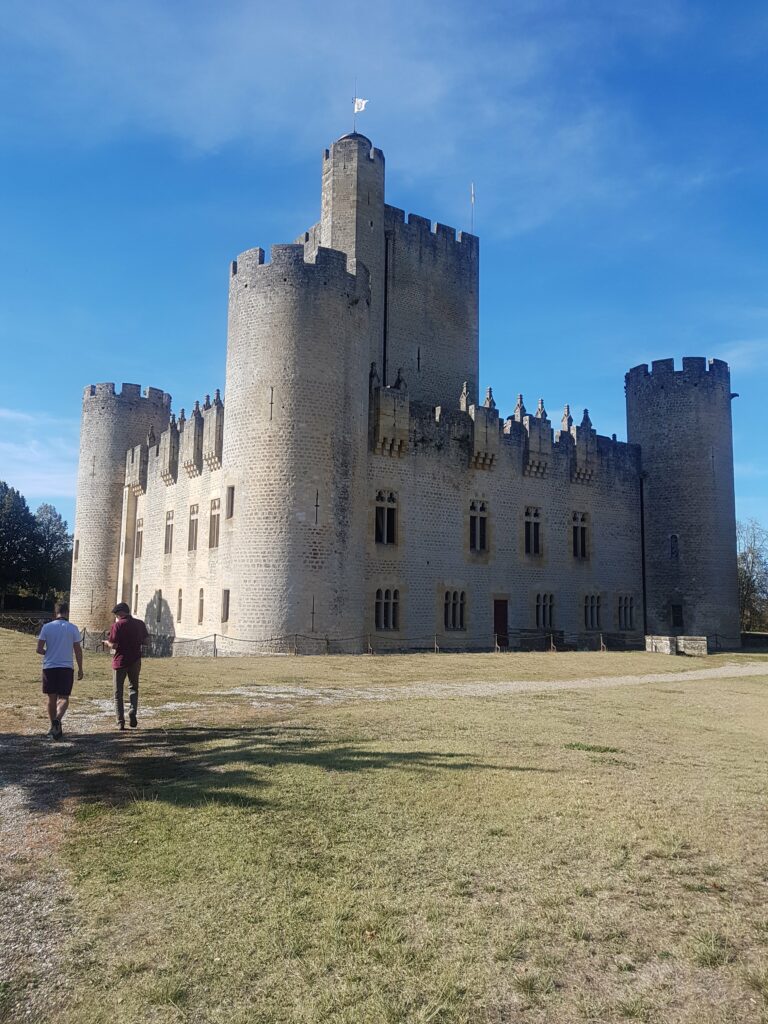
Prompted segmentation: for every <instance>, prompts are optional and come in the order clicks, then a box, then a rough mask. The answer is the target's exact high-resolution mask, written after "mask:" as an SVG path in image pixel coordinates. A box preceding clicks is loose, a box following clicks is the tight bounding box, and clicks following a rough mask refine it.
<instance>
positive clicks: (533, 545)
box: [525, 505, 544, 558]
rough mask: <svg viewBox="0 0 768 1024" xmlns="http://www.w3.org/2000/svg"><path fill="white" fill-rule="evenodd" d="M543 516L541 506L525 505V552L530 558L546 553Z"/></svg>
mask: <svg viewBox="0 0 768 1024" xmlns="http://www.w3.org/2000/svg"><path fill="white" fill-rule="evenodd" d="M542 518H543V517H542V515H541V507H540V506H538V505H526V506H525V554H526V556H527V557H529V558H540V557H541V556H542V555H543V554H544V539H543V530H542V529H541V524H542Z"/></svg>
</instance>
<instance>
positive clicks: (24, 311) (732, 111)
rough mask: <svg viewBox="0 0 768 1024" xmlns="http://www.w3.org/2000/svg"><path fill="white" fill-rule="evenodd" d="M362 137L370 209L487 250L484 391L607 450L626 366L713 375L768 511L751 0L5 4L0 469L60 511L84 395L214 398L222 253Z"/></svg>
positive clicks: (757, 15)
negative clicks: (725, 394) (703, 362)
mask: <svg viewBox="0 0 768 1024" xmlns="http://www.w3.org/2000/svg"><path fill="white" fill-rule="evenodd" d="M355 77H356V78H357V82H358V93H359V95H362V96H365V97H367V98H369V100H370V104H369V107H368V109H367V110H366V111H365V113H364V114H363V115H362V116H361V117H360V119H359V122H358V127H359V129H360V130H361V131H364V132H365V133H366V134H367V135H369V136H370V137H371V138H372V139H373V140H374V142H375V143H376V145H377V146H379V147H380V148H382V149H383V150H384V152H385V154H386V157H387V199H388V201H389V202H390V203H393V204H394V205H396V206H400V207H403V208H405V209H406V210H408V211H411V212H414V213H419V214H422V215H424V216H429V217H431V218H432V219H434V220H437V219H439V220H441V221H443V222H444V223H448V224H452V225H455V226H456V227H459V228H465V229H466V228H468V227H469V201H468V200H469V182H470V181H474V182H475V187H476V192H477V206H476V219H475V228H476V231H477V233H478V234H479V235H480V237H481V268H482V271H481V277H482V285H481V383H482V386H483V387H485V386H487V385H489V384H490V385H492V386H493V389H494V394H495V396H496V399H497V403H498V405H499V408H500V411H501V412H502V413H503V414H505V415H507V414H509V413H510V412H511V411H512V408H513V406H514V399H515V395H516V394H517V393H518V392H519V391H522V392H523V394H524V395H525V399H526V402H527V404H528V405H529V406H532V405H535V401H536V399H538V398H539V397H543V398H544V400H545V404H546V407H547V409H548V410H549V413H550V416H551V417H552V418H553V420H555V421H557V420H558V419H559V413H560V411H561V409H562V406H563V404H564V403H565V402H570V404H571V406H572V408H574V409H576V410H577V411H578V412H579V414H580V411H581V408H582V407H583V406H588V407H589V409H590V415H591V417H592V420H593V422H594V424H595V426H596V427H597V429H598V430H599V432H600V433H604V434H611V433H613V432H616V433H617V434H618V435H619V437H620V438H624V437H626V427H625V420H624V395H623V375H624V372H625V371H626V370H627V369H628V368H629V367H630V366H633V365H635V364H637V363H640V362H644V361H650V360H651V359H657V358H665V357H669V356H674V357H675V358H676V359H677V360H678V361H679V359H680V357H681V356H683V355H705V356H710V357H712V356H716V357H720V358H724V359H727V360H728V361H729V362H730V363H731V367H732V384H733V390H734V391H737V392H739V394H740V398H738V399H737V400H736V401H735V402H734V406H733V409H734V447H735V462H736V491H737V513H738V515H739V516H740V517H742V518H746V517H755V518H757V519H759V520H761V521H762V522H763V523H764V524H766V525H768V458H766V455H765V452H766V447H765V434H764V425H763V418H762V417H763V415H764V414H765V410H766V406H767V405H768V246H767V245H766V241H767V240H768V9H767V8H766V5H765V4H764V3H763V2H755V3H750V2H748V0H747V2H742V3H738V4H734V5H732V9H728V8H727V7H726V5H724V4H722V3H721V2H717V3H707V2H699V3H692V2H691V3H683V2H676V0H667V2H663V3H662V2H656V0H645V2H644V3H643V4H637V3H636V2H634V0H633V2H622V0H590V2H588V3H586V2H585V3H581V2H578V0H508V2H506V3H503V4H496V3H485V4H470V3H455V2H451V0H443V2H440V3H437V2H435V0H431V2H429V3H425V2H423V0H408V2H407V3H405V2H403V0H394V2H390V3H382V4H380V5H376V6H375V7H374V5H366V4H361V3H359V2H356V3H334V2H333V0H328V2H326V3H324V4H312V3H309V2H306V0H305V2H303V3H297V2H295V0H287V2H283V3H281V4H269V5H268V4H265V3H263V2H261V3H255V2H252V0H251V2H249V0H239V2H238V3H233V2H230V0H223V2H220V3H218V4H215V5H214V4H208V3H203V2H198V0H187V2H185V3H176V2H171V0H169V2H165V3H158V2H154V0H131V2H130V3H120V2H110V3H107V4H104V3H99V4H97V3H95V2H93V0H68V2H66V3H62V2H61V0H31V2H30V0H24V2H20V0H4V3H3V5H2V6H1V7H0V182H1V183H2V187H1V188H0V349H2V364H1V365H2V367H3V375H2V378H1V379H2V383H3V386H2V394H0V478H3V479H6V480H7V481H8V482H9V483H11V484H12V485H14V486H17V487H19V488H20V489H21V490H22V491H23V492H24V493H25V494H26V496H27V498H28V500H29V502H30V504H31V505H32V507H35V506H36V505H37V504H38V503H39V502H41V501H44V500H46V501H52V502H54V503H55V504H56V505H57V506H58V507H59V508H60V509H61V511H62V512H63V513H64V514H65V516H66V518H67V519H69V521H70V523H72V521H73V514H74V497H73V496H74V486H75V472H76V461H77V433H78V418H79V412H80V401H81V395H82V389H83V387H84V386H85V385H87V384H89V383H92V382H96V381H102V380H114V381H117V382H120V381H123V380H125V381H132V382H136V383H141V384H143V385H147V384H151V385H154V386H156V387H161V388H164V389H165V390H168V391H170V392H171V393H172V394H173V396H174V406H175V408H176V409H178V408H179V407H180V406H182V405H183V406H186V407H187V408H189V407H190V406H191V405H192V403H193V401H194V399H195V398H202V396H203V395H204V394H205V393H206V392H212V391H213V389H214V388H216V387H223V385H224V360H225V342H226V300H227V270H228V262H229V260H230V259H231V258H232V257H234V256H235V255H236V254H237V253H238V252H240V251H242V250H243V249H245V248H249V247H251V246H254V245H263V246H265V247H268V246H269V245H270V244H272V243H274V242H283V241H290V240H292V239H293V238H294V237H295V236H296V235H297V234H298V233H299V232H300V231H302V230H304V229H305V228H306V227H308V226H309V225H310V224H311V223H313V222H314V221H315V220H317V218H318V213H319V190H320V180H319V176H320V158H321V153H322V149H323V148H324V147H325V146H327V145H328V144H329V143H330V142H331V141H332V140H333V139H334V138H336V137H338V136H339V135H341V134H343V133H344V132H345V131H347V130H349V128H350V127H351V125H350V120H351V117H350V108H351V102H350V99H351V95H352V92H353V82H354V79H355Z"/></svg>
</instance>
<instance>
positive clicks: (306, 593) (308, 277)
mask: <svg viewBox="0 0 768 1024" xmlns="http://www.w3.org/2000/svg"><path fill="white" fill-rule="evenodd" d="M369 303H370V291H369V285H368V272H367V270H366V269H365V267H364V266H363V265H362V264H361V263H358V264H357V273H356V275H353V274H350V273H349V272H348V269H347V257H346V256H345V254H344V253H341V252H335V251H332V250H329V249H324V248H322V247H321V248H318V249H317V250H316V252H315V258H314V261H313V262H310V261H308V260H307V259H305V254H304V247H303V246H302V245H276V246H274V247H273V248H272V261H271V263H264V252H263V250H261V249H256V250H250V251H249V252H246V253H243V254H242V255H241V256H239V257H238V259H237V261H236V262H235V263H233V265H232V275H231V280H230V302H229V340H228V346H227V379H226V408H227V414H226V419H225V421H224V452H223V463H224V466H225V467H226V471H227V474H228V476H227V479H228V481H229V482H230V485H231V486H235V487H236V489H237V493H238V497H237V513H236V515H235V516H234V518H233V521H232V534H231V551H232V552H234V553H235V556H234V557H232V558H231V560H230V561H229V563H228V569H227V573H228V575H226V576H225V577H222V586H223V587H225V588H228V589H230V590H231V594H232V615H231V617H230V622H229V628H230V629H231V632H232V635H233V636H264V637H269V636H285V635H286V634H294V633H301V634H311V633H312V632H313V631H314V632H315V633H317V634H318V635H320V636H322V635H324V634H326V633H328V634H331V635H333V636H338V635H340V634H343V635H346V636H355V635H357V636H360V635H361V634H363V633H364V615H365V601H364V589H363V588H364V571H363V568H364V542H365V528H366V521H367V506H368V502H367V490H366V484H365V474H366V458H367V447H368V446H367V438H368V416H367V395H368V378H369V373H370V360H369V358H368V349H367V339H368V331H369V313H370V305H369ZM361 643H362V641H361Z"/></svg>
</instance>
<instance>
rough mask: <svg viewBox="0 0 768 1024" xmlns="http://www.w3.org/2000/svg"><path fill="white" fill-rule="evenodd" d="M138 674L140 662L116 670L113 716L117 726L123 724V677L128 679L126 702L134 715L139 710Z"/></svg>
mask: <svg viewBox="0 0 768 1024" xmlns="http://www.w3.org/2000/svg"><path fill="white" fill-rule="evenodd" d="M139 672H141V660H139V661H134V663H133V664H132V665H124V666H123V668H116V669H115V670H114V675H115V716H116V718H117V721H118V724H120V725H123V724H124V723H125V707H124V705H123V688H124V686H125V677H126V676H127V677H128V700H129V701H130V704H131V711H132V712H133V713H134V715H135V714H136V712H137V711H138V710H139Z"/></svg>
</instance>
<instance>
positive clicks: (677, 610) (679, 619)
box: [672, 604, 683, 629]
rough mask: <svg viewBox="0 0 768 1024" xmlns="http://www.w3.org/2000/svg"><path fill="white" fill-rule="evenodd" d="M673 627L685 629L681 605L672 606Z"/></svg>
mask: <svg viewBox="0 0 768 1024" xmlns="http://www.w3.org/2000/svg"><path fill="white" fill-rule="evenodd" d="M672 626H673V628H674V629H682V628H683V606H682V605H681V604H673V605H672Z"/></svg>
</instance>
